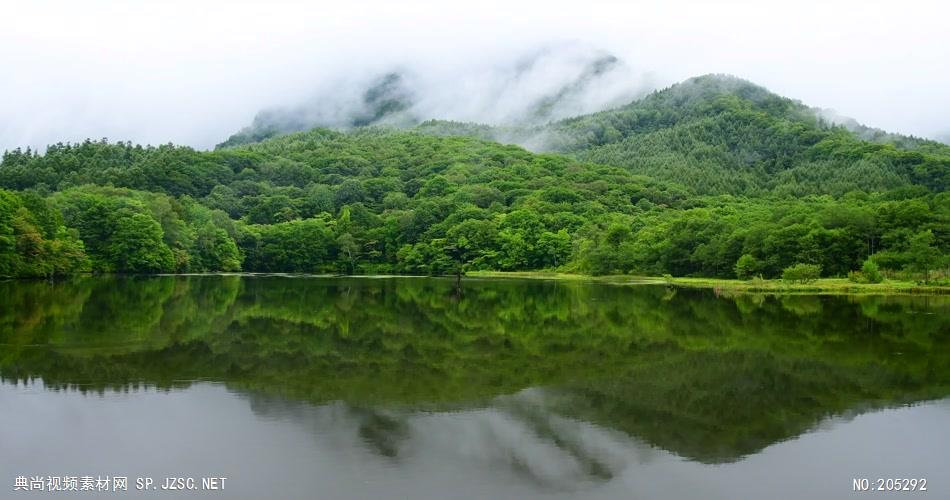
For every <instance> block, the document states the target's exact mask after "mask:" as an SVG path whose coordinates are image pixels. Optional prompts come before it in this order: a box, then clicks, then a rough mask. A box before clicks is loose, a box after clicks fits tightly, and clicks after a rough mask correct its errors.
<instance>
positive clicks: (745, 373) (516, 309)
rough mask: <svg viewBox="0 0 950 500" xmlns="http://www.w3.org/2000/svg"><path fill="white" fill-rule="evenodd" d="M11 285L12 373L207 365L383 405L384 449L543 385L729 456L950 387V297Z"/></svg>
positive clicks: (649, 431)
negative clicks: (459, 412) (433, 421)
mask: <svg viewBox="0 0 950 500" xmlns="http://www.w3.org/2000/svg"><path fill="white" fill-rule="evenodd" d="M0 295H2V296H3V297H5V300H4V301H3V302H2V303H0V374H2V376H3V377H4V378H5V379H7V380H12V379H15V380H22V379H26V378H32V377H40V378H42V379H44V381H45V382H46V383H47V385H51V386H57V385H70V384H79V383H82V384H88V385H84V386H83V387H85V388H87V389H88V388H90V387H91V388H93V389H107V388H122V387H126V386H127V385H128V384H136V383H144V384H149V385H156V386H160V387H173V386H175V385H186V384H188V382H180V381H183V380H184V381H188V380H196V379H203V380H218V381H223V382H225V383H227V384H228V385H229V387H232V388H235V389H239V390H242V391H248V392H250V393H253V394H269V395H274V396H282V397H289V398H292V399H298V400H303V401H308V402H313V403H323V402H330V401H338V400H339V401H344V402H345V403H346V404H348V405H351V406H353V407H359V408H364V409H366V410H364V411H366V412H369V413H367V415H370V416H369V417H366V418H368V419H369V420H368V421H369V422H371V423H372V422H376V423H375V424H371V425H369V426H368V427H367V430H366V431H365V432H366V433H367V435H366V436H365V438H366V439H371V440H372V439H376V440H378V441H379V442H380V443H381V444H380V446H379V449H380V453H382V454H384V455H390V454H398V449H399V448H398V446H397V445H396V444H394V443H398V439H399V435H400V434H399V433H401V432H403V433H404V432H405V425H406V423H405V419H406V418H408V417H406V415H409V414H411V413H412V411H413V410H417V409H433V410H440V409H461V408H466V409H477V408H482V407H485V406H489V405H491V406H493V407H494V406H497V404H498V401H499V399H498V398H499V396H502V395H506V394H515V393H519V392H521V391H523V390H524V389H526V388H531V387H539V388H542V389H541V392H543V394H544V398H542V400H541V401H543V403H540V402H539V403H538V405H540V406H536V407H534V408H533V409H532V410H531V411H530V412H529V413H525V412H524V411H522V412H520V413H519V415H522V417H523V418H524V419H526V420H525V421H528V422H532V424H531V426H532V428H533V429H535V432H538V433H555V434H556V430H552V429H546V428H545V425H546V424H544V422H545V421H546V420H545V419H546V418H547V417H545V418H540V417H537V416H534V417H532V416H531V415H548V414H556V415H561V416H564V417H570V418H573V419H580V420H582V421H587V422H592V423H596V424H599V425H601V426H603V427H607V428H612V429H617V430H621V431H623V432H625V433H628V434H630V435H633V436H636V437H638V438H639V439H643V440H645V441H646V442H648V443H651V444H654V445H656V446H659V447H662V448H664V449H668V450H671V451H673V452H675V453H678V454H681V455H684V456H687V457H690V458H693V459H698V460H703V461H710V462H718V461H723V460H733V459H736V458H738V457H741V456H743V455H745V454H748V453H752V452H755V451H757V450H759V449H761V448H762V447H764V446H767V445H769V444H771V443H773V442H776V441H779V440H782V439H787V438H789V437H792V436H795V435H798V434H800V433H802V432H804V431H806V430H807V429H809V428H810V427H812V426H813V425H814V424H815V423H816V422H817V421H818V420H820V419H821V418H823V417H826V416H828V415H832V414H838V413H841V412H845V411H850V410H861V409H864V408H869V407H875V406H882V405H893V404H901V403H906V402H913V401H918V400H922V399H929V398H936V397H942V396H945V395H947V394H950V298H948V297H909V296H906V297H905V296H901V297H879V296H861V297H827V296H787V297H765V296H752V295H742V296H738V297H734V298H727V297H717V296H715V295H714V294H712V293H711V292H708V291H689V290H679V291H676V292H675V293H674V292H671V291H669V290H667V289H665V288H663V287H653V286H640V287H619V286H608V285H592V284H584V283H561V282H541V281H515V280H497V281H480V280H472V281H468V282H466V283H465V285H464V290H463V292H462V293H461V294H460V295H457V294H456V291H455V289H454V284H453V282H452V281H451V280H440V279H423V278H419V279H415V278H396V279H344V278H340V279H316V278H286V277H238V276H218V277H215V276H205V277H201V276H191V277H152V278H122V277H102V278H90V279H82V280H77V281H73V282H68V283H56V284H47V283H36V282H29V283H13V282H2V283H0ZM380 409H386V411H390V410H393V411H395V410H398V411H396V413H395V415H397V416H395V417H394V416H385V415H387V414H386V413H385V412H382V413H381V410H380ZM539 411H540V412H542V413H536V412H539ZM532 412H535V413H532ZM372 415H378V416H372ZM399 415H402V416H399ZM373 419H375V420H373ZM400 419H403V420H400ZM539 422H540V423H539ZM548 427H549V426H548ZM361 432H362V431H361ZM552 439H558V438H556V437H555V438H552ZM591 467H593V468H594V469H596V470H599V469H597V467H599V466H598V465H596V464H593V465H591ZM592 474H594V473H593V472H592ZM594 475H596V474H594Z"/></svg>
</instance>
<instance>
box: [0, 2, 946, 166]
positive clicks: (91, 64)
mask: <svg viewBox="0 0 950 500" xmlns="http://www.w3.org/2000/svg"><path fill="white" fill-rule="evenodd" d="M0 20H2V23H0V61H2V66H0V68H2V69H0V150H3V149H8V148H12V147H16V146H27V145H29V146H33V147H42V146H44V145H45V144H47V143H52V142H58V141H64V142H65V141H77V140H82V139H84V138H86V137H92V138H101V137H108V138H109V139H112V140H132V141H134V142H141V143H152V144H158V143H166V142H175V143H181V144H189V145H192V146H195V147H199V148H208V147H211V146H213V145H214V144H215V143H217V142H220V141H221V140H223V139H225V138H226V137H227V136H228V135H230V134H231V133H233V132H235V131H236V130H238V129H239V128H241V127H242V126H244V125H247V124H248V123H250V121H251V119H252V118H253V116H254V114H255V113H256V112H257V111H258V110H260V109H261V108H265V107H271V106H275V105H291V104H295V103H297V102H300V101H303V100H305V99H306V98H308V97H312V95H313V92H314V89H315V88H318V87H320V86H321V85H323V84H325V83H326V82H327V81H329V80H332V79H336V80H339V78H340V77H341V75H349V74H357V73H370V72H374V71H381V70H386V69H389V68H390V67H392V66H393V65H398V64H404V65H405V64H408V65H413V66H415V67H420V68H423V69H424V68H430V69H435V70H438V71H441V72H442V73H443V74H451V71H452V70H453V69H454V68H459V69H460V70H461V69H462V68H468V67H472V66H473V65H474V66H476V67H477V66H479V65H481V66H484V67H487V66H489V65H491V64H492V63H493V61H506V62H508V61H511V60H512V59H514V58H515V57H517V56H520V55H523V54H525V53H526V52H529V51H531V50H534V49H537V48H538V47H540V46H542V45H545V44H550V43H563V42H570V41H579V42H582V43H584V44H587V45H590V46H593V47H598V48H602V49H604V50H606V51H608V52H611V53H613V54H615V55H617V56H618V57H621V58H622V59H623V60H625V62H626V63H627V64H628V65H630V66H632V67H633V68H635V69H636V70H637V71H639V72H642V74H644V75H647V76H648V77H649V80H650V81H654V82H656V83H658V84H661V85H664V86H665V85H667V84H670V83H674V82H676V81H679V80H682V79H685V78H688V77H690V76H696V75H699V74H705V73H730V74H734V75H737V76H740V77H743V78H746V79H749V80H751V81H753V82H756V83H759V84H761V85H764V86H766V87H768V88H769V89H771V90H773V91H775V92H777V93H779V94H782V95H786V96H788V97H792V98H795V99H800V100H802V101H803V102H804V103H805V104H808V105H811V106H820V107H824V108H832V109H834V110H836V111H837V112H839V113H840V114H843V115H846V116H851V117H854V118H856V119H857V120H858V121H860V122H862V123H864V124H866V125H870V126H874V127H879V128H884V129H887V130H891V131H896V132H901V133H906V134H914V135H919V136H937V135H942V134H947V133H950V27H948V26H950V24H948V21H950V4H948V3H947V2H940V1H926V0H904V1H890V2H883V1H875V0H865V1H850V0H849V1H833V0H831V1H829V0H826V1H812V0H801V1H798V2H781V3H779V2H768V1H747V2H744V1H730V2H721V1H717V2H713V1H707V2H699V1H689V0H667V1H660V0H655V1H652V2H638V1H613V2H612V1H598V0H584V1H571V2H560V1H544V2H541V1H531V2H517V1H514V0H507V1H495V0H487V1H486V0H481V1H471V2H464V3H463V2H449V1H443V2H420V1H413V0H391V1H360V0H348V1H343V0H334V1H331V2H291V1H287V0H281V1H277V0H271V1H267V2H264V1H259V2H250V1H242V0H188V1H178V0H171V1H168V0H166V1H154V2H153V1H144V0H142V1H133V0H128V1H122V0H73V1H63V2H56V1H48V0H32V1H21V0H0ZM447 84H451V82H447ZM433 118H438V117H433Z"/></svg>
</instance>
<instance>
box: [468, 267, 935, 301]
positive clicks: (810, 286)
mask: <svg viewBox="0 0 950 500" xmlns="http://www.w3.org/2000/svg"><path fill="white" fill-rule="evenodd" d="M466 276H467V277H471V278H522V279H541V280H556V281H590V282H598V283H608V284H616V285H669V286H674V287H678V288H707V289H713V290H718V291H725V292H734V293H765V294H808V295H859V294H860V295H950V286H936V285H919V284H917V283H914V282H911V281H896V280H884V282H882V283H852V282H850V281H848V279H847V278H820V279H818V280H816V281H814V282H812V283H806V284H799V283H785V282H783V281H782V280H780V279H775V280H761V281H743V280H738V279H720V278H667V277H660V276H635V275H607V276H592V275H586V274H572V273H559V272H553V271H552V272H544V271H510V272H506V271H472V272H469V273H467V274H466Z"/></svg>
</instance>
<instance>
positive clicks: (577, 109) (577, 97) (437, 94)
mask: <svg viewBox="0 0 950 500" xmlns="http://www.w3.org/2000/svg"><path fill="white" fill-rule="evenodd" d="M642 79H643V78H642V77H641V76H639V75H637V74H636V73H635V72H634V71H633V69H632V68H630V67H629V66H627V65H626V64H624V62H623V61H621V60H620V59H618V58H617V57H615V56H613V55H611V54H608V53H605V52H603V51H600V50H596V49H593V48H591V47H586V46H581V45H576V44H568V45H561V46H553V47H545V48H542V49H541V50H536V51H533V52H529V53H527V54H523V55H521V56H517V57H514V58H513V59H512V60H511V61H510V62H508V63H503V64H500V65H490V66H487V67H482V66H478V65H473V66H471V67H466V68H465V69H463V70H459V71H454V72H449V73H447V74H444V73H443V72H440V71H437V70H435V69H432V68H428V69H427V68H416V67H412V66H409V65H405V66H401V67H398V68H391V69H389V70H387V71H383V72H380V73H377V74H375V75H374V76H372V77H369V78H360V77H350V78H344V79H342V80H340V81H339V82H336V83H334V84H332V85H330V86H329V88H326V89H323V90H321V91H317V92H315V94H314V96H313V97H312V98H310V99H309V100H307V101H306V102H303V103H301V104H299V105H296V106H292V107H285V108H274V109H266V110H262V111H261V112H260V113H258V114H257V116H255V117H254V120H253V121H252V123H251V124H250V125H249V126H248V127H245V128H243V129H241V130H240V131H239V132H238V133H236V134H234V135H232V136H231V137H229V138H228V139H227V140H226V141H224V142H222V143H221V144H219V145H218V146H217V147H218V148H223V147H230V146H237V145H240V144H248V143H252V142H257V141H260V140H263V139H267V138H269V137H273V136H276V135H280V134H285V133H290V132H298V131H303V130H309V129H311V128H317V127H322V128H333V129H342V130H346V129H350V128H355V127H361V126H368V125H390V126H397V127H411V126H414V125H417V124H419V123H421V122H422V121H424V120H429V119H436V118H438V119H457V120H466V121H480V122H485V123H491V124H495V125H501V124H511V125H517V126H534V125H541V124H546V123H548V122H550V121H553V120H559V119H563V118H567V117H570V116H576V115H579V114H584V113H589V112H592V111H600V110H603V109H608V108H610V107H613V106H617V105H620V104H623V103H625V102H629V101H630V100H631V99H633V98H634V97H635V96H637V95H640V94H641V93H642V91H643V87H644V85H643V84H642V83H638V82H640V81H641V80H642ZM331 80H332V79H331Z"/></svg>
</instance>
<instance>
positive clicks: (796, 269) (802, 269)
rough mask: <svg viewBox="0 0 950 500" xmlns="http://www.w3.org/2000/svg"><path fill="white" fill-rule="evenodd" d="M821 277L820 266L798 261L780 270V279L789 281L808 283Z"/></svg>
mask: <svg viewBox="0 0 950 500" xmlns="http://www.w3.org/2000/svg"><path fill="white" fill-rule="evenodd" d="M820 277H821V266H820V265H817V264H804V263H798V264H793V265H791V266H788V267H786V268H785V269H783V270H782V280H784V281H788V282H791V283H810V282H812V281H815V280H817V279H818V278H820Z"/></svg>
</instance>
